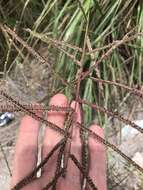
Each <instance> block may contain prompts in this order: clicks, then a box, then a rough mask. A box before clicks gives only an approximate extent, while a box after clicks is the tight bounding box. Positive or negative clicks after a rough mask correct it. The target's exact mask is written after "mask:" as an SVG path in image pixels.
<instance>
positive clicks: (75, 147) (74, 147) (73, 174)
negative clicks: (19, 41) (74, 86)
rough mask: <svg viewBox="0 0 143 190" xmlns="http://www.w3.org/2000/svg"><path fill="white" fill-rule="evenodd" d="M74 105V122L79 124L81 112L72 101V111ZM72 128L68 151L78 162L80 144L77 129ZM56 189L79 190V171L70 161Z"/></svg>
mask: <svg viewBox="0 0 143 190" xmlns="http://www.w3.org/2000/svg"><path fill="white" fill-rule="evenodd" d="M75 104H76V110H75V117H74V120H75V121H74V122H75V123H76V122H79V123H81V110H80V106H79V104H78V103H76V102H75V101H73V102H72V104H71V107H72V108H73V109H74V108H75ZM72 127H73V129H72V141H71V149H70V151H71V153H72V154H74V155H75V156H76V158H77V159H78V160H80V154H81V153H80V149H81V142H80V133H79V128H77V127H76V126H75V125H73V126H72ZM58 187H59V189H68V190H73V189H80V171H79V169H78V168H77V167H76V166H75V165H74V163H73V162H72V161H71V159H69V160H68V167H67V173H66V177H65V179H62V180H60V181H59V183H58Z"/></svg>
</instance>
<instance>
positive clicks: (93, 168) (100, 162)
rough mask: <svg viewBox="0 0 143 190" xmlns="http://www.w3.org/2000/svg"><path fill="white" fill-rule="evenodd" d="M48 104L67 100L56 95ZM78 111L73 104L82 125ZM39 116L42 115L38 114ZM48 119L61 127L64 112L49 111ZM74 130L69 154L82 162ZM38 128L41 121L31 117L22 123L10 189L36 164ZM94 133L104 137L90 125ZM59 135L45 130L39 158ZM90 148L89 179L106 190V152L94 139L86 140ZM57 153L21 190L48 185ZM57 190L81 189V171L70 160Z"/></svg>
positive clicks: (76, 133)
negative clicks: (39, 175)
mask: <svg viewBox="0 0 143 190" xmlns="http://www.w3.org/2000/svg"><path fill="white" fill-rule="evenodd" d="M50 104H51V105H57V106H68V100H67V98H66V97H65V96H64V95H63V94H57V95H55V96H53V97H52V98H51V100H50ZM71 107H72V108H74V107H75V102H74V101H73V102H72V103H71ZM80 113H81V110H80V107H79V105H78V103H76V117H75V119H76V121H78V122H79V123H81V114H80ZM38 114H39V115H41V113H38ZM47 119H48V121H50V122H53V123H55V124H56V125H58V126H59V127H61V128H63V127H64V120H65V113H63V112H62V113H61V112H56V111H52V112H48V113H47ZM73 127H74V128H73V129H74V130H73V133H72V142H71V153H72V154H74V155H75V156H76V158H77V159H78V160H79V161H80V160H81V156H80V154H81V152H80V150H81V141H80V138H79V129H78V128H77V127H75V126H73ZM39 129H40V122H38V121H37V120H35V119H33V118H31V117H30V116H24V118H23V119H22V121H21V124H20V129H19V135H18V139H17V143H16V150H15V158H14V164H13V175H12V187H13V186H14V185H15V184H17V182H19V180H21V179H22V178H24V177H25V176H26V175H27V174H28V173H29V172H30V171H31V170H33V168H34V167H36V164H37V153H38V133H39ZM90 129H91V130H93V131H94V132H95V133H96V134H98V135H99V136H101V137H103V130H102V129H101V128H100V127H99V126H97V125H95V124H93V125H92V126H91V127H90ZM61 138H62V136H61V135H60V134H59V133H57V132H55V131H53V130H52V129H50V128H48V127H47V128H46V131H45V136H44V140H43V147H42V155H41V157H42V159H43V158H44V157H45V156H46V155H47V153H48V152H49V151H50V150H51V149H52V148H53V146H54V145H55V144H57V142H59V141H60V140H61ZM89 149H90V154H91V155H90V170H89V176H90V177H91V178H92V179H93V182H94V183H95V184H96V187H97V188H98V190H107V187H106V152H105V147H104V145H102V144H101V143H99V142H97V141H96V140H95V139H93V138H89ZM57 154H58V151H56V152H55V153H54V155H53V156H52V157H51V158H50V160H49V161H48V163H47V164H46V165H45V167H44V168H43V170H42V174H41V177H40V178H37V179H36V180H35V181H33V182H32V183H30V184H28V185H27V186H25V187H24V188H23V189H22V190H41V189H42V188H43V187H45V186H46V184H48V182H49V181H50V180H51V177H52V176H53V175H54V171H55V167H56V159H57ZM57 189H58V190H66V189H68V190H73V189H76V190H80V189H81V187H80V171H79V170H78V169H77V167H76V166H75V165H74V163H73V162H72V161H71V160H69V161H68V168H67V175H66V179H64V178H60V180H59V181H58V184H57Z"/></svg>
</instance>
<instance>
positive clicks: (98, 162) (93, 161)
mask: <svg viewBox="0 0 143 190" xmlns="http://www.w3.org/2000/svg"><path fill="white" fill-rule="evenodd" d="M90 129H91V130H92V131H93V132H94V133H96V134H97V135H99V136H100V137H102V138H104V135H103V129H102V128H100V127H99V126H97V125H92V126H91V127H90ZM89 149H90V154H91V155H90V170H89V176H90V177H91V178H92V179H93V182H94V184H95V185H96V187H97V189H99V190H107V186H106V150H105V146H104V145H103V144H101V143H100V142H98V141H96V140H95V139H93V138H89Z"/></svg>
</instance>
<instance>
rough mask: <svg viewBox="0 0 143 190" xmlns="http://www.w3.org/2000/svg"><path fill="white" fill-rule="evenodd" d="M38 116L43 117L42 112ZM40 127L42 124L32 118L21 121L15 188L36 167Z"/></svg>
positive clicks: (27, 117) (16, 153)
mask: <svg viewBox="0 0 143 190" xmlns="http://www.w3.org/2000/svg"><path fill="white" fill-rule="evenodd" d="M38 107H39V106H38ZM36 114H38V115H40V116H41V113H40V111H37V112H36ZM39 126H40V122H39V121H37V120H35V119H33V118H32V117H30V116H25V117H24V118H23V119H22V121H21V124H20V129H19V135H18V139H17V143H16V150H15V157H14V163H13V174H12V185H13V186H14V185H15V184H16V183H17V182H19V181H20V180H21V179H23V178H24V177H25V176H26V175H28V174H29V172H31V171H32V170H33V169H34V168H35V167H36V164H37V153H38V132H39Z"/></svg>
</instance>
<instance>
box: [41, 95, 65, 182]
mask: <svg viewBox="0 0 143 190" xmlns="http://www.w3.org/2000/svg"><path fill="white" fill-rule="evenodd" d="M50 105H55V106H62V107H67V106H68V100H67V98H66V97H65V96H64V95H63V94H57V95H55V96H53V97H52V98H51V100H50ZM65 117H66V114H65V112H63V111H49V112H48V113H47V119H48V121H50V122H52V123H54V124H56V125H57V126H59V127H61V128H64V121H65ZM62 138H63V136H62V135H61V134H59V133H58V132H56V131H54V130H52V129H50V128H48V127H46V131H45V136H44V143H43V150H42V152H43V153H42V158H43V159H44V158H45V157H46V155H47V154H48V153H49V152H50V151H51V150H52V148H53V147H54V146H55V145H56V144H57V143H58V142H59V141H60V140H61V139H62ZM57 153H58V151H57V152H56V153H55V154H54V156H52V157H51V159H50V160H49V161H48V163H47V164H46V165H45V166H44V168H43V170H42V173H43V174H42V175H44V176H46V181H49V180H50V179H51V177H52V176H53V175H54V172H55V167H56V161H57Z"/></svg>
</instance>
